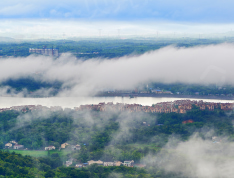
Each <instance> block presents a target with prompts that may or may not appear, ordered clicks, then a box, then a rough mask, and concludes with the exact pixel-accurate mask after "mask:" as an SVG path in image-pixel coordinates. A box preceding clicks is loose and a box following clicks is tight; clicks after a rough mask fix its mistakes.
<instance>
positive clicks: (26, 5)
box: [0, 0, 234, 23]
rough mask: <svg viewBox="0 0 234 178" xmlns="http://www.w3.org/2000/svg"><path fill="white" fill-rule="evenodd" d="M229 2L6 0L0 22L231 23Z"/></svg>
mask: <svg viewBox="0 0 234 178" xmlns="http://www.w3.org/2000/svg"><path fill="white" fill-rule="evenodd" d="M233 5H234V2H233V1H231V0H223V1H220V0H205V1H202V0H189V1H187V0H176V1H175V0H144V1H142V0H118V1H116V0H66V1H64V0H50V1H48V0H34V1H30V0H8V1H3V2H1V7H0V17H1V18H7V19H11V18H65V19H70V18H77V19H86V20H118V21H123V20H124V21H125V20H128V21H133V20H140V19H151V20H163V21H174V22H193V23H201V22H202V23H233V19H234V18H233V17H234V14H233V9H232V7H233Z"/></svg>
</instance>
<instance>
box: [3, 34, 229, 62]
mask: <svg viewBox="0 0 234 178" xmlns="http://www.w3.org/2000/svg"><path fill="white" fill-rule="evenodd" d="M227 40H228V41H227ZM223 42H233V39H232V38H230V39H226V40H224V39H174V38H168V39H161V38H148V39H144V38H142V39H79V40H77V41H74V40H54V41H43V40H42V41H27V42H8V43H7V42H2V43H0V56H1V57H7V56H16V57H19V56H24V57H25V56H29V55H30V53H29V48H52V47H53V48H57V49H59V53H67V52H69V53H72V54H73V55H75V56H76V57H78V58H82V59H90V58H96V57H98V58H100V57H101V58H117V57H121V56H125V55H130V54H135V55H136V54H143V53H145V52H148V51H152V50H156V49H160V48H162V47H165V46H168V45H173V46H178V47H193V46H197V45H209V44H219V43H223Z"/></svg>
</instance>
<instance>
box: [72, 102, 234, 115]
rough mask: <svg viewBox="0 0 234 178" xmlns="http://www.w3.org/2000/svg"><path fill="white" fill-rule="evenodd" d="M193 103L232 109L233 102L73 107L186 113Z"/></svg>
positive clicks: (81, 109) (99, 109)
mask: <svg viewBox="0 0 234 178" xmlns="http://www.w3.org/2000/svg"><path fill="white" fill-rule="evenodd" d="M193 105H195V106H197V107H199V108H200V109H201V110H205V109H208V110H214V109H215V108H220V109H222V110H232V109H233V107H234V103H214V102H203V100H199V101H197V100H176V101H174V102H161V103H157V104H155V105H153V106H142V105H140V104H123V103H117V104H113V103H112V102H108V103H99V104H97V105H95V104H92V105H81V106H80V107H75V108H74V109H75V110H76V111H83V110H97V111H107V110H112V111H129V112H140V111H141V112H150V113H171V112H175V113H186V111H188V110H191V109H192V107H193Z"/></svg>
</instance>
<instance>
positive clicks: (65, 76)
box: [0, 44, 234, 96]
mask: <svg viewBox="0 0 234 178" xmlns="http://www.w3.org/2000/svg"><path fill="white" fill-rule="evenodd" d="M233 49H234V46H233V45H232V44H221V45H210V46H200V47H194V48H174V47H166V48H162V49H160V50H156V51H152V52H147V53H145V54H143V55H140V56H124V57H121V58H118V59H90V60H86V61H82V60H77V59H76V58H75V57H73V56H61V57H60V58H58V59H57V60H53V59H52V58H50V57H45V56H37V57H36V56H33V55H32V56H29V57H26V58H8V59H2V60H0V81H3V80H6V79H8V78H19V77H25V76H37V74H36V73H38V72H39V73H40V79H41V80H43V81H54V80H59V81H61V82H63V83H64V87H67V86H70V87H71V89H69V90H67V89H66V90H64V92H63V93H60V95H65V96H67V95H82V94H90V93H93V94H94V93H95V91H97V90H102V89H106V88H115V89H132V88H134V87H136V86H137V85H139V84H140V83H147V82H150V81H158V82H159V81H160V82H164V83H173V82H184V83H199V84H220V85H222V84H232V85H233V84H234V80H233V78H232V76H234V72H233V69H232V66H233V65H234V61H233V58H234V52H233Z"/></svg>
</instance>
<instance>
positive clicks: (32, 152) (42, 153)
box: [3, 150, 71, 157]
mask: <svg viewBox="0 0 234 178" xmlns="http://www.w3.org/2000/svg"><path fill="white" fill-rule="evenodd" d="M3 151H6V150H3ZM9 152H15V153H18V154H22V155H24V156H25V155H28V156H33V157H43V156H47V155H48V154H53V153H58V154H59V156H64V155H67V154H69V153H71V151H65V150H62V151H59V150H51V151H44V150H40V151H37V150H9Z"/></svg>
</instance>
